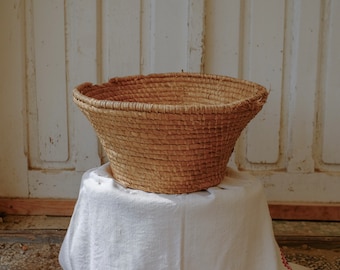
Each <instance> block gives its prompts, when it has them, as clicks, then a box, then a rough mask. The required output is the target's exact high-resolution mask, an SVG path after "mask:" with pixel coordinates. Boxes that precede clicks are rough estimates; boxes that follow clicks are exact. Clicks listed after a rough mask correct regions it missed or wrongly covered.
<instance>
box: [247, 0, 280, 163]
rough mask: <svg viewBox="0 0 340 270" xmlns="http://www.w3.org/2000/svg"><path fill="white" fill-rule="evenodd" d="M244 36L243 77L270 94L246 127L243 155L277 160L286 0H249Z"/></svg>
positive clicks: (250, 158)
mask: <svg viewBox="0 0 340 270" xmlns="http://www.w3.org/2000/svg"><path fill="white" fill-rule="evenodd" d="M247 4H248V5H249V6H248V7H247V9H249V13H248V14H249V17H248V18H247V19H246V22H245V23H246V24H249V25H248V26H247V27H246V32H245V33H244V34H245V37H244V49H245V50H246V52H245V57H244V63H243V64H244V68H243V77H244V78H245V79H248V80H251V81H254V82H257V83H260V84H262V85H264V86H265V87H266V88H267V89H268V90H269V91H270V95H269V97H268V101H267V103H266V105H265V106H264V108H263V109H262V111H261V112H260V113H259V114H258V115H257V117H256V118H255V119H254V120H252V122H251V123H250V124H249V126H248V128H247V140H246V159H247V161H248V162H250V163H255V164H276V163H277V162H278V161H279V148H280V123H281V96H282V95H281V92H282V74H283V73H282V65H283V49H284V48H283V45H284V17H285V3H284V1H281V0H276V1H270V0H260V1H258V0H257V1H250V2H248V3H247Z"/></svg>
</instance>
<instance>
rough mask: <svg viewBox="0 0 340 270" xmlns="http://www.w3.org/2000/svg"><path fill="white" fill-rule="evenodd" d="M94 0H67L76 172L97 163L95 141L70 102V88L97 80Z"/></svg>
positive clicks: (90, 127) (94, 137)
mask: <svg viewBox="0 0 340 270" xmlns="http://www.w3.org/2000/svg"><path fill="white" fill-rule="evenodd" d="M97 8H98V7H97V3H96V1H92V0H67V1H66V16H67V17H66V21H67V29H68V31H67V33H66V40H67V45H66V50H67V54H66V57H67V62H68V65H67V74H68V81H67V88H68V90H69V91H68V100H69V107H70V108H71V112H72V117H69V128H70V141H71V151H72V157H73V160H72V164H74V167H75V169H76V171H85V170H87V169H89V168H92V167H96V166H98V165H99V164H100V156H99V149H98V140H97V137H96V134H95V132H94V130H93V128H92V126H91V125H90V123H89V121H88V120H87V119H86V118H85V116H84V115H83V114H82V113H81V112H80V110H79V108H77V107H76V106H75V104H74V103H73V101H72V89H73V88H74V87H76V86H77V85H79V84H81V83H83V82H92V83H98V73H99V71H98V63H97V60H98V55H100V54H99V48H98V45H97V44H100V43H99V42H98V38H100V33H98V32H97V28H98V26H97V21H98V17H97V16H98V13H99V12H98V9H97Z"/></svg>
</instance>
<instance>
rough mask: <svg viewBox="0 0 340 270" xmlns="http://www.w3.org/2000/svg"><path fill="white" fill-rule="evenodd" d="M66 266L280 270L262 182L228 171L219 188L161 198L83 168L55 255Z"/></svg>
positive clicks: (103, 171) (67, 269) (99, 171)
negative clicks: (68, 218) (60, 245)
mask: <svg viewBox="0 0 340 270" xmlns="http://www.w3.org/2000/svg"><path fill="white" fill-rule="evenodd" d="M59 261H60V264H61V266H62V267H63V269H65V270H71V269H72V270H76V269H81V270H85V269H93V270H97V269H103V270H105V269H117V270H137V269H141V270H153V269H155V270H160V269H170V270H191V269H192V270H200V269H202V270H220V269H221V270H222V269H223V270H250V269H251V270H264V269H268V270H269V269H270V270H283V269H290V268H289V267H287V266H284V263H283V260H282V257H281V253H280V250H279V248H278V245H277V243H276V241H275V238H274V235H273V230H272V223H271V218H270V215H269V211H268V206H267V201H266V198H265V195H264V192H263V188H262V184H261V182H260V181H258V180H256V179H253V178H251V177H250V176H248V175H246V174H241V173H237V172H236V171H233V170H231V169H228V173H227V176H226V177H225V179H224V180H223V181H222V183H221V184H220V185H218V186H217V187H212V188H209V189H208V190H206V191H201V192H196V193H190V194H180V195H164V194H154V193H147V192H143V191H140V190H133V189H127V188H124V187H122V186H121V185H119V184H118V183H116V182H115V181H114V180H113V179H112V177H111V174H110V168H109V166H108V164H105V165H103V166H101V167H99V168H95V169H92V170H89V171H87V172H86V173H85V174H84V175H83V178H82V183H81V187H80V192H79V198H78V201H77V204H76V207H75V210H74V213H73V216H72V219H71V222H70V225H69V228H68V231H67V234H66V236H65V239H64V242H63V244H62V247H61V251H60V254H59Z"/></svg>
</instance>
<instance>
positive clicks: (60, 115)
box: [32, 0, 69, 162]
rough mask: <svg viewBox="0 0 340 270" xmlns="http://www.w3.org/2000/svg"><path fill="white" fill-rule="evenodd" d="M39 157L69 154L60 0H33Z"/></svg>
mask: <svg viewBox="0 0 340 270" xmlns="http://www.w3.org/2000/svg"><path fill="white" fill-rule="evenodd" d="M32 3H33V32H34V55H35V79H36V81H35V83H36V94H37V97H36V98H37V121H38V126H37V128H38V138H39V146H38V147H39V157H40V159H41V161H43V162H65V161H67V160H68V158H69V151H68V126H67V100H66V98H67V96H66V68H65V32H64V29H65V24H64V1H63V0H36V1H33V2H32Z"/></svg>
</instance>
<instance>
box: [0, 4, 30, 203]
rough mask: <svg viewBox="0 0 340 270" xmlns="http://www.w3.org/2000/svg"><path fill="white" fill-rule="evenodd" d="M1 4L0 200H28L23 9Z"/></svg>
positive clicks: (19, 6)
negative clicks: (6, 198) (8, 198)
mask: <svg viewBox="0 0 340 270" xmlns="http://www.w3.org/2000/svg"><path fill="white" fill-rule="evenodd" d="M23 4H24V3H23V1H19V0H14V1H0V32H1V36H0V59H1V61H0V74H1V75H0V77H1V80H0V93H1V98H0V122H1V131H0V171H1V173H0V175H1V176H0V197H27V196H28V186H27V156H26V155H27V145H26V143H25V142H26V139H27V137H26V136H27V134H26V130H25V129H24V127H25V125H26V124H27V122H26V120H27V119H26V104H25V102H26V101H25V47H24V46H23V44H24V42H25V38H24V37H25V21H24V18H25V10H24V5H23Z"/></svg>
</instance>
